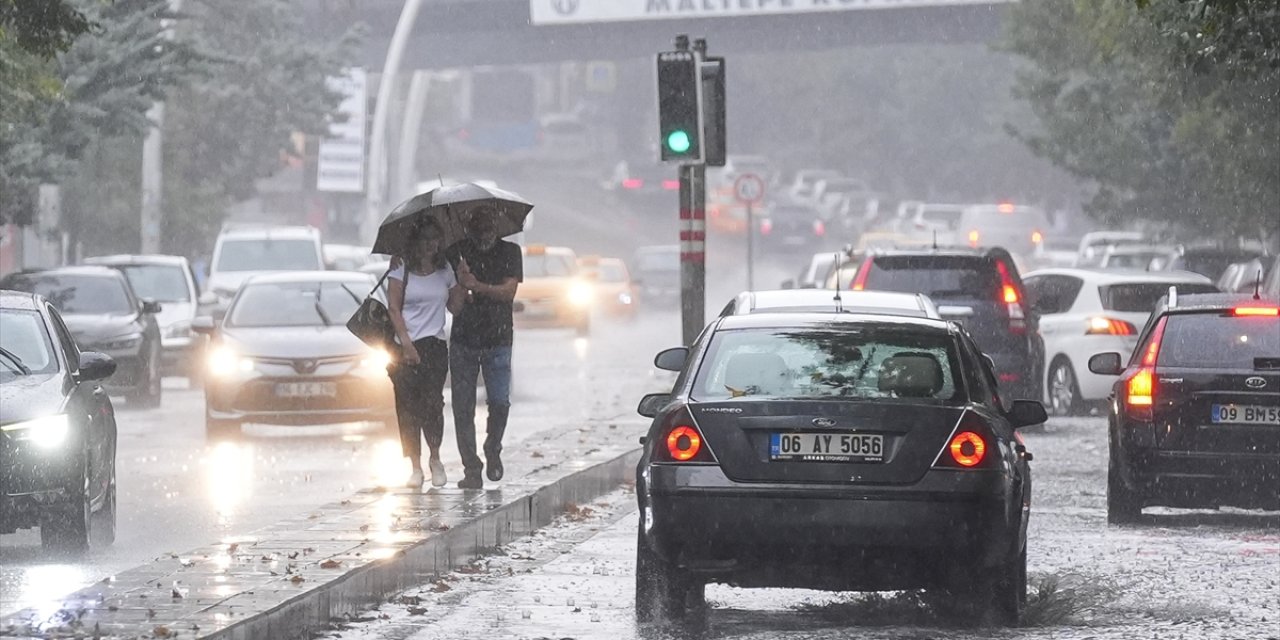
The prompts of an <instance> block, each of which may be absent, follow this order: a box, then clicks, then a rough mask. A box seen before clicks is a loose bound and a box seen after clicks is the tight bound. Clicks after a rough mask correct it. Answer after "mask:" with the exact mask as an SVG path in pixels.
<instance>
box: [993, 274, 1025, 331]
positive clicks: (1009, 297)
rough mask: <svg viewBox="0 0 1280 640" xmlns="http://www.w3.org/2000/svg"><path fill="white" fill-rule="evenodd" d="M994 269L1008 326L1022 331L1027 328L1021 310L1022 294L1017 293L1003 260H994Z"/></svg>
mask: <svg viewBox="0 0 1280 640" xmlns="http://www.w3.org/2000/svg"><path fill="white" fill-rule="evenodd" d="M996 271H998V272H999V273H1000V295H1001V298H1002V299H1003V300H1004V304H1005V309H1006V311H1007V313H1008V314H1009V328H1010V329H1011V330H1013V331H1014V333H1024V332H1026V330H1027V316H1026V314H1025V313H1023V311H1022V295H1021V294H1019V293H1018V287H1017V286H1016V285H1015V284H1014V282H1013V276H1012V275H1010V274H1009V266H1008V265H1006V264H1005V263H1004V261H1003V260H996Z"/></svg>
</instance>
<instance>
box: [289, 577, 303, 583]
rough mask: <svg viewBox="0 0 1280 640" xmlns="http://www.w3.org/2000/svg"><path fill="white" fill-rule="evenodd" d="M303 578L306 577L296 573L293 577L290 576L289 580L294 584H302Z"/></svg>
mask: <svg viewBox="0 0 1280 640" xmlns="http://www.w3.org/2000/svg"><path fill="white" fill-rule="evenodd" d="M303 580H306V578H303V577H302V576H299V575H294V576H293V577H292V578H289V582H292V583H294V584H300V583H301V582H302V581H303Z"/></svg>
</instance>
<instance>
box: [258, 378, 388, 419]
mask: <svg viewBox="0 0 1280 640" xmlns="http://www.w3.org/2000/svg"><path fill="white" fill-rule="evenodd" d="M288 382H334V383H336V384H337V393H336V394H334V395H333V396H311V397H301V398H291V397H280V396H277V395H276V384H278V383H288ZM372 386H373V385H372V384H371V381H369V380H361V379H355V378H347V379H337V380H335V379H333V378H312V377H307V378H277V379H272V378H262V379H258V380H254V381H252V382H248V383H246V384H245V385H244V386H243V387H241V388H240V389H239V391H238V393H236V396H235V401H234V403H233V407H234V409H235V410H236V411H242V412H292V411H299V412H305V411H331V410H342V409H363V408H370V407H376V406H378V404H379V403H380V402H381V401H383V400H384V397H383V396H382V394H379V393H374V392H372Z"/></svg>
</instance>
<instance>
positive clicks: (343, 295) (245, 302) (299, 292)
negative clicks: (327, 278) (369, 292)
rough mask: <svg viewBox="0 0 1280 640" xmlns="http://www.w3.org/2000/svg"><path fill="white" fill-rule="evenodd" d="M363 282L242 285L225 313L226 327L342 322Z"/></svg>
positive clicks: (357, 298)
mask: <svg viewBox="0 0 1280 640" xmlns="http://www.w3.org/2000/svg"><path fill="white" fill-rule="evenodd" d="M364 286H365V285H364V284H360V285H357V284H355V283H344V282H324V283H320V282H287V283H274V282H272V283H258V284H249V285H246V286H245V288H244V290H243V291H241V292H240V295H239V296H238V297H237V298H236V301H235V303H234V305H233V306H232V308H231V312H230V314H229V317H228V321H227V326H230V327H246V328H247V327H322V326H332V325H345V324H346V322H347V319H348V318H350V317H351V314H353V313H355V311H356V308H357V307H359V306H360V302H361V301H362V300H363V298H362V296H363V295H364V293H365V292H364V291H363V290H362V289H361V287H364Z"/></svg>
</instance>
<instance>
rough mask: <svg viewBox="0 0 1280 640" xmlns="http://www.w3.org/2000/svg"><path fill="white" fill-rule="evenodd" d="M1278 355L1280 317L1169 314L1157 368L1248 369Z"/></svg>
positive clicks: (1279, 346)
mask: <svg viewBox="0 0 1280 640" xmlns="http://www.w3.org/2000/svg"><path fill="white" fill-rule="evenodd" d="M1255 358H1280V318H1275V317H1235V316H1227V315H1219V314H1209V313H1197V314H1192V315H1171V316H1169V320H1168V321H1167V323H1166V324H1165V328H1164V337H1163V338H1162V339H1161V340H1160V357H1159V359H1158V360H1157V361H1156V362H1157V365H1158V366H1161V367H1185V368H1190V369H1248V370H1252V369H1254V367H1255V363H1254V359H1255Z"/></svg>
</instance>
